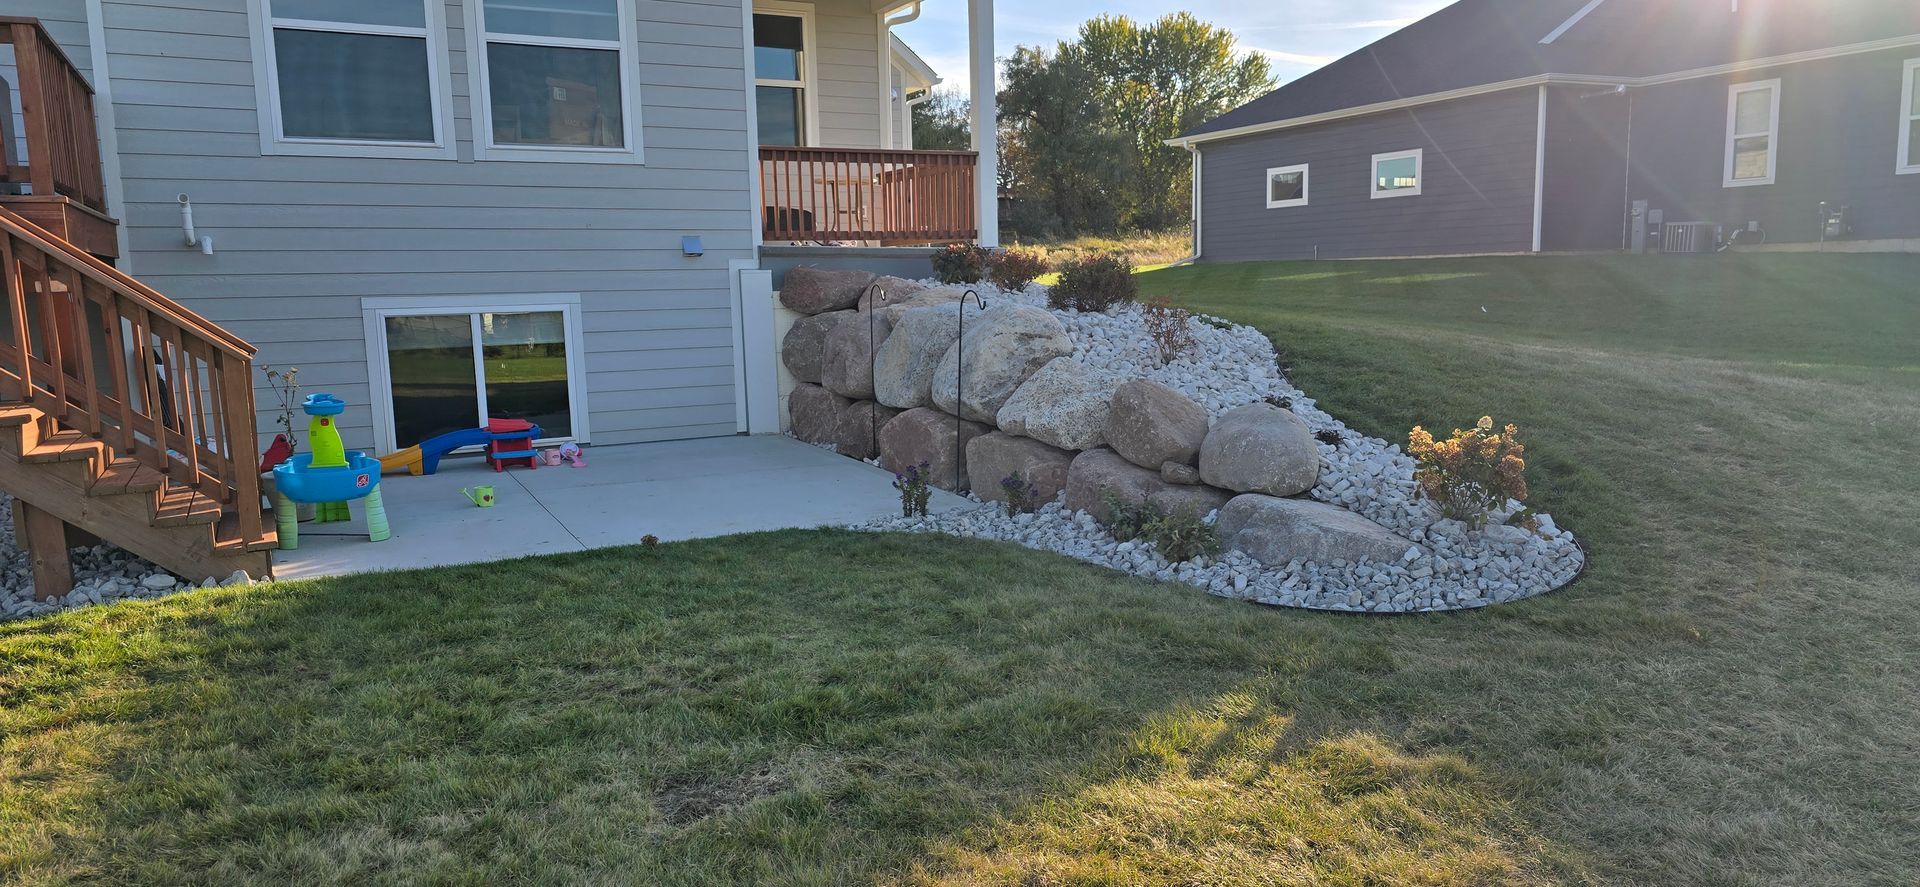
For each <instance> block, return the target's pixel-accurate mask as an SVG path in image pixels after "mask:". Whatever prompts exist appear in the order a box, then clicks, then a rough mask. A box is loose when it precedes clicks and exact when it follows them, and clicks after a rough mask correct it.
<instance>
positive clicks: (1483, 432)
mask: <svg viewBox="0 0 1920 887" xmlns="http://www.w3.org/2000/svg"><path fill="white" fill-rule="evenodd" d="M1518 435H1519V430H1518V429H1516V428H1514V427H1513V426H1512V425H1508V426H1506V427H1505V428H1502V429H1500V430H1499V431H1497V432H1496V431H1494V429H1493V418H1492V417H1491V416H1481V417H1480V421H1479V422H1477V423H1475V424H1474V426H1473V428H1471V429H1468V430H1461V429H1458V428H1456V429H1454V430H1453V436H1452V437H1450V438H1447V439H1446V440H1435V439H1434V437H1433V435H1431V434H1429V433H1427V430H1426V429H1424V428H1421V427H1419V426H1414V429H1413V431H1411V432H1409V433H1408V435H1407V452H1408V453H1410V454H1412V455H1413V457H1414V458H1415V459H1417V460H1419V462H1420V467H1419V468H1418V469H1417V470H1415V471H1414V473H1413V477H1414V479H1415V480H1417V481H1419V482H1420V489H1421V490H1422V491H1424V492H1425V493H1426V494H1427V498H1429V499H1432V500H1433V501H1434V502H1436V503H1438V504H1439V505H1440V510H1441V512H1442V513H1444V514H1445V515H1446V516H1447V517H1450V518H1453V519H1455V520H1459V521H1464V522H1466V523H1468V524H1471V525H1473V526H1476V527H1478V526H1482V525H1484V524H1486V522H1487V516H1488V514H1489V513H1490V512H1492V511H1493V510H1494V509H1497V508H1499V507H1501V506H1502V505H1505V504H1506V502H1507V500H1508V499H1513V500H1515V501H1525V500H1526V498H1527V478H1526V472H1527V462H1526V459H1525V458H1524V457H1525V455H1526V452H1527V448H1526V447H1524V446H1522V445H1521V444H1520V440H1519V436H1518Z"/></svg>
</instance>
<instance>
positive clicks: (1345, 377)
mask: <svg viewBox="0 0 1920 887" xmlns="http://www.w3.org/2000/svg"><path fill="white" fill-rule="evenodd" d="M1142 283H1143V287H1144V288H1145V289H1146V290H1148V291H1149V292H1164V293H1166V294H1168V295H1171V296H1173V297H1174V298H1176V299H1177V300H1181V301H1184V302H1186V303H1187V304H1190V305H1193V306H1195V307H1198V308H1202V309H1204V310H1207V311H1210V312H1215V313H1220V314H1224V315H1226V316H1229V317H1232V318H1235V319H1237V320H1243V321H1246V322H1251V323H1255V324H1257V325H1259V326H1261V327H1262V328H1264V329H1266V330H1268V331H1269V332H1271V333H1272V334H1273V335H1274V336H1275V338H1276V340H1277V341H1278V343H1279V345H1280V347H1281V350H1282V353H1283V359H1284V360H1285V361H1287V362H1289V363H1290V364H1291V366H1292V369H1293V372H1294V374H1295V378H1296V381H1297V382H1298V383H1299V384H1300V385H1301V386H1302V387H1303V388H1305V389H1306V390H1307V391H1308V392H1309V393H1311V394H1313V395H1315V396H1316V397H1318V398H1319V399H1320V401H1321V403H1322V405H1323V406H1324V407H1326V408H1327V409H1329V410H1330V411H1332V412H1333V413H1335V414H1336V415H1340V416H1342V417H1343V418H1345V419H1347V420H1348V421H1349V423H1351V424H1353V425H1354V426H1355V427H1358V428H1360V429H1362V430H1365V431H1367V432H1369V433H1373V434H1378V435H1381V436H1384V437H1389V438H1393V439H1399V438H1401V436H1402V435H1404V433H1405V430H1406V428H1407V427H1408V426H1410V425H1412V424H1414V423H1416V422H1424V423H1428V424H1437V425H1453V424H1463V423H1466V422H1469V421H1471V420H1472V419H1473V418H1475V417H1477V416H1479V415H1480V414H1482V413H1484V412H1492V413H1493V414H1494V415H1495V417H1496V418H1497V419H1500V420H1501V421H1509V420H1510V421H1514V422H1516V423H1518V424H1519V425H1520V426H1521V429H1522V433H1523V435H1524V436H1525V437H1526V439H1527V440H1528V443H1529V445H1530V456H1531V461H1532V466H1533V467H1532V472H1531V479H1532V481H1533V486H1534V488H1535V490H1536V496H1535V498H1536V501H1537V503H1538V504H1539V505H1540V506H1541V507H1543V508H1545V509H1547V510H1550V511H1552V512H1553V513H1554V514H1555V515H1556V516H1557V517H1558V518H1559V519H1560V520H1561V522H1562V523H1563V524H1566V525H1568V526H1571V527H1573V528H1574V529H1575V530H1576V531H1577V532H1579V533H1580V534H1581V535H1582V537H1583V539H1584V541H1585V542H1586V544H1587V545H1588V547H1589V549H1590V551H1591V552H1592V564H1591V569H1590V570H1589V572H1588V574H1587V576H1586V577H1585V578H1584V579H1583V580H1582V581H1581V582H1579V583H1578V584H1576V585H1575V586H1573V587H1571V588H1568V589H1565V590H1563V591H1561V592H1557V593H1555V594H1552V595H1548V596H1546V597H1544V598H1540V599H1536V600H1532V601H1527V602H1523V603H1520V604H1514V605H1508V606H1505V607H1501V608H1496V609H1494V610H1490V611H1484V612H1476V613H1466V614H1454V615H1447V616H1420V617H1398V618H1370V617H1349V616H1333V615H1325V614H1311V613H1304V612H1297V611H1284V610H1270V609H1264V608H1259V607H1254V606H1250V605H1247V604H1241V603H1234V602H1227V601H1221V600H1216V599H1212V598H1208V597H1206V596H1204V595H1201V594H1199V593H1197V592H1194V591H1191V590H1188V589H1184V588H1181V587H1178V586H1156V585H1152V584H1148V583H1143V582H1138V581H1133V580H1128V579H1121V578H1118V577H1116V576H1114V575H1113V574H1110V573H1106V572H1104V571H1101V570H1098V569H1095V568H1092V567H1088V566H1084V565H1079V564H1075V563H1071V562H1068V561H1065V560H1063V559H1060V558H1056V557H1052V556H1047V555H1041V554H1038V553H1033V552H1027V551H1024V550H1021V549H1017V548H1013V547H1010V546H1005V545H989V544H984V543H977V542H964V541H958V540H946V539H929V538H910V537H899V536H886V537H860V536H855V535H852V534H847V533H841V532H831V531H823V532H799V533H780V534H768V535H758V536H747V537H737V538H730V539H721V540H710V541H705V542H697V543H686V544H676V545H668V546H663V547H661V548H660V549H658V550H657V551H652V552H648V551H643V550H641V549H623V550H614V551H605V552H596V553H589V554H582V555H569V556H562V557H555V558H547V559H538V560H528V561H520V562H514V563H510V564H505V565H493V566H490V567H486V568H472V569H460V570H441V571H433V572H423V573H415V574H407V575H404V576H399V577H395V576H383V577H363V578H357V579H343V580H333V581H325V582H310V583H286V584H282V585H278V586H273V587H257V588H252V589H245V590H210V591H206V592H196V593H193V594H190V595H186V596H183V597H179V598H174V599H170V600H165V601H157V602H138V603H129V604H123V605H119V606H115V607H111V608H103V609H95V610H89V611H82V612H77V613H70V614H66V615H63V616H60V617H55V618H51V619H43V620H36V621H31V622H26V623H15V624H9V625H4V626H0V881H5V882H9V883H16V882H17V883H27V884H37V883H67V882H77V881H89V882H94V881H98V882H106V883H129V884H131V883H141V884H151V883H207V882H239V881H260V882H268V883H286V882H351V883H436V882H462V883H557V882H566V883H647V884H689V885H691V884H727V883H734V884H769V883H771V884H784V883H795V884H842V883H872V882H879V883H907V884H951V885H968V884H1008V885H1021V887H1027V885H1034V887H1039V885H1080V884H1162V883H1172V884H1193V885H1201V884H1205V885H1230V884H1248V885H1253V884H1261V885H1265V884H1305V883H1312V884H1402V883H1420V884H1460V885H1478V884H1495V883H1519V884H1551V883H1582V882H1593V883H1620V884H1727V885H1747V884H1751V885H1775V884H1823V885H1824V884H1847V883H1862V884H1867V883H1888V884H1893V883H1912V882H1914V881H1915V880H1916V877H1917V876H1920V845H1916V842H1915V841H1914V840H1913V835H1915V834H1917V833H1920V805H1917V804H1916V802H1915V798H1920V776H1917V775H1916V774H1920V710H1917V709H1916V705H1915V700H1916V699H1920V652H1916V641H1915V638H1917V637H1920V610H1917V609H1916V607H1917V606H1920V588H1917V587H1916V586H1920V509H1916V508H1915V507H1914V506H1913V503H1914V502H1915V501H1916V499H1917V497H1920V470H1917V469H1916V468H1915V466H1914V461H1913V460H1914V453H1915V452H1916V447H1915V446H1914V444H1913V443H1912V438H1913V434H1914V429H1915V427H1916V426H1920V366H1916V363H1920V360H1916V355H1917V354H1920V345H1916V343H1920V292H1916V291H1917V290H1920V259H1914V258H1884V257H1808V256H1801V257H1787V256H1778V257H1776V256H1761V257H1754V256H1743V257H1723V258H1717V259H1692V260H1685V259H1679V258H1671V259H1654V258H1646V259H1592V260H1587V259H1498V260H1491V259H1490V260H1453V261H1433V262H1420V263H1396V262H1379V263H1366V264H1359V263H1354V264H1344V263H1324V264H1315V265H1306V264H1292V265H1250V266H1224V267H1211V266H1201V267H1197V268H1176V269H1169V270H1165V271H1158V272H1153V273H1150V274H1146V275H1143V276H1142ZM1482 307H1484V308H1485V309H1486V310H1485V311H1484V312H1482V311H1481V308H1482Z"/></svg>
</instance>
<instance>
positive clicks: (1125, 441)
mask: <svg viewBox="0 0 1920 887" xmlns="http://www.w3.org/2000/svg"><path fill="white" fill-rule="evenodd" d="M1206 437H1207V410H1206V408H1205V407H1203V406H1201V405H1199V404H1197V403H1195V402H1194V401H1193V398H1191V397H1188V396H1186V395H1184V394H1181V393H1180V392H1178V391H1175V390H1173V389H1172V388H1169V387H1167V386H1165V385H1162V384H1160V383H1159V382H1155V381H1152V380H1149V379H1130V380H1128V381H1126V382H1122V383H1121V384H1120V386H1119V387H1118V388H1115V389H1114V390H1113V408H1112V410H1111V411H1110V412H1108V414H1107V425H1106V438H1107V445H1108V446H1110V447H1113V451H1114V452H1116V453H1119V454H1120V455H1121V456H1123V457H1125V458H1126V460H1127V461H1128V462H1132V463H1133V464H1135V465H1138V466H1140V467H1141V468H1151V469H1153V470H1155V471H1158V470H1160V466H1161V465H1163V464H1165V463H1167V462H1182V463H1191V462H1192V461H1193V459H1194V457H1195V456H1196V455H1198V454H1199V452H1200V443H1201V441H1203V440H1205V439H1206Z"/></svg>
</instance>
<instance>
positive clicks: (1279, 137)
mask: <svg viewBox="0 0 1920 887" xmlns="http://www.w3.org/2000/svg"><path fill="white" fill-rule="evenodd" d="M1538 107H1539V99H1538V93H1537V91H1535V90H1532V89H1524V90H1512V91H1508V92H1503V93H1496V94H1493V95H1487V96H1480V97H1476V98H1471V99H1464V100H1460V101H1455V102H1448V103H1444V104H1437V105H1429V106H1426V107H1423V108H1418V109H1414V110H1409V111H1398V112H1390V113H1382V114H1374V115H1369V116H1366V117H1358V118H1353V119H1349V120H1341V121H1335V122H1331V123H1325V124H1320V125H1317V126H1306V127H1300V128H1297V129H1288V130H1281V131H1279V132H1273V133H1264V134H1259V135H1251V136H1245V137H1241V138H1236V139H1227V140H1223V141H1218V142H1207V143H1204V144H1202V145H1201V193H1202V200H1201V260H1202V261H1207V262H1246V261H1258V260H1267V259H1304V258H1312V257H1313V256H1314V255H1315V248H1316V247H1317V248H1318V255H1319V256H1320V257H1321V258H1346V257H1366V256H1413V255H1446V254H1455V253H1497V252H1521V251H1525V250H1528V249H1531V248H1532V245H1533V189H1534V149H1535V142H1536V135H1537V123H1536V120H1537V116H1538ZM1414 148H1422V149H1424V150H1425V152H1426V156H1425V158H1424V163H1423V166H1422V177H1423V179H1424V182H1423V183H1422V185H1421V193H1420V194H1418V195H1413V196H1405V197H1392V198H1383V199H1374V198H1373V197H1372V196H1371V193H1372V192H1371V181H1372V175H1373V171H1372V165H1371V164H1372V158H1373V155H1375V154H1385V153H1389V152H1394V151H1406V150H1412V149H1414ZM1303 163H1304V164H1308V165H1309V167H1310V169H1309V172H1308V197H1309V199H1310V201H1311V202H1310V203H1309V205H1307V206H1297V207H1287V208H1282V209H1268V208H1267V205H1266V171H1267V170H1268V169H1269V168H1272V167H1280V166H1294V165H1298V164H1303Z"/></svg>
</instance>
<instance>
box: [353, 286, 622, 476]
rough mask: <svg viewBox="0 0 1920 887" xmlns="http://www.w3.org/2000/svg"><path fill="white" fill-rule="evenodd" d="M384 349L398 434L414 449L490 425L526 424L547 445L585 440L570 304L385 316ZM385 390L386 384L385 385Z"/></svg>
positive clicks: (398, 441)
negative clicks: (578, 405) (440, 437)
mask: <svg viewBox="0 0 1920 887" xmlns="http://www.w3.org/2000/svg"><path fill="white" fill-rule="evenodd" d="M375 313H376V314H377V317H370V318H369V321H370V323H369V326H370V327H372V326H373V325H374V322H375V321H377V324H378V326H377V332H376V331H375V330H372V329H370V332H376V335H377V339H378V341H377V343H376V344H377V345H378V347H379V352H380V355H381V356H382V357H384V358H385V361H384V367H383V368H382V369H384V372H381V373H377V374H376V375H377V378H376V386H378V383H379V381H380V380H381V378H383V379H384V381H385V383H386V385H385V387H386V389H387V390H386V394H387V397H388V402H387V404H386V405H387V407H388V410H387V412H386V418H387V419H388V420H389V421H390V422H391V425H389V426H388V429H389V430H390V436H389V437H388V439H387V440H385V441H382V443H383V444H390V445H391V446H393V447H395V448H398V447H406V446H412V445H413V444H417V443H419V442H421V441H423V440H426V439H427V438H430V437H434V436H436V435H440V434H445V433H447V432H449V431H457V430H460V429H465V428H477V427H480V426H483V425H485V424H486V423H487V420H489V419H525V420H527V421H529V422H532V423H534V424H536V425H539V426H540V429H541V438H542V439H543V440H557V439H583V438H584V436H585V435H584V429H583V428H582V427H580V426H581V424H582V423H581V422H580V421H578V420H579V418H580V417H579V416H578V414H577V413H576V409H577V408H576V406H575V404H576V403H577V398H576V397H575V392H576V386H575V382H576V376H577V372H576V367H577V366H578V365H579V360H578V358H579V354H578V347H579V346H578V341H577V335H578V334H577V331H576V330H575V328H574V327H575V325H576V323H575V321H574V315H573V312H572V311H571V310H568V308H566V307H563V306H558V305H556V306H551V307H546V306H537V307H536V306H528V307H526V308H524V309H520V308H516V309H515V310H499V311H460V312H454V311H445V310H436V309H429V308H405V309H389V310H379V311H377V312H375ZM376 390H377V387H376Z"/></svg>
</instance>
